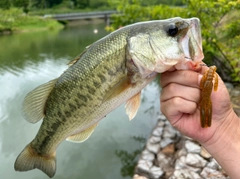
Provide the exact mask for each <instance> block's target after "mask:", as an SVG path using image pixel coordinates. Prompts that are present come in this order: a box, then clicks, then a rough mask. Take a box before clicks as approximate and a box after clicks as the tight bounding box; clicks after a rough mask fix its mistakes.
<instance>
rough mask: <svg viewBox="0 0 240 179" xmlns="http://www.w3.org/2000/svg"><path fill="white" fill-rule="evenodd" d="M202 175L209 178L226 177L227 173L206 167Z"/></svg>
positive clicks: (221, 178)
mask: <svg viewBox="0 0 240 179" xmlns="http://www.w3.org/2000/svg"><path fill="white" fill-rule="evenodd" d="M200 175H201V176H202V177H203V178H207V179H226V175H225V174H224V173H222V172H220V171H216V170H214V169H212V168H209V167H205V168H204V169H203V170H202V172H201V173H200Z"/></svg>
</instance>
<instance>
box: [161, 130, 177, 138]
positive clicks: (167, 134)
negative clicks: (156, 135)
mask: <svg viewBox="0 0 240 179" xmlns="http://www.w3.org/2000/svg"><path fill="white" fill-rule="evenodd" d="M175 136H176V130H173V129H172V128H171V127H165V129H164V130H163V136H162V137H163V138H171V139H173V138H174V137H175Z"/></svg>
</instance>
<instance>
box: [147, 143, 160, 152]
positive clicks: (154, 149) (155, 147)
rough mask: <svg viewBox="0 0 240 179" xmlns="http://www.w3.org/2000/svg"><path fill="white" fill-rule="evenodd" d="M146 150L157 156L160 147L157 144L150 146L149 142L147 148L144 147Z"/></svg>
mask: <svg viewBox="0 0 240 179" xmlns="http://www.w3.org/2000/svg"><path fill="white" fill-rule="evenodd" d="M146 148H147V150H148V151H150V152H152V153H154V154H157V153H158V151H159V150H160V145H159V143H157V144H152V143H150V142H147V146H146Z"/></svg>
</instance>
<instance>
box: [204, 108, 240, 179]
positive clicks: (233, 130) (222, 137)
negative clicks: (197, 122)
mask: <svg viewBox="0 0 240 179" xmlns="http://www.w3.org/2000/svg"><path fill="white" fill-rule="evenodd" d="M239 138H240V118H239V117H238V116H237V115H236V113H235V112H234V111H233V110H231V111H230V113H229V115H228V116H227V117H226V118H225V120H224V122H223V123H222V124H221V125H220V126H219V127H218V128H217V129H216V131H215V133H214V134H213V136H212V137H211V139H209V140H208V141H206V142H204V143H202V146H203V147H204V148H205V149H206V150H207V151H208V152H209V153H210V154H211V155H212V156H213V157H214V158H215V159H216V160H217V161H218V163H219V164H220V165H221V166H222V167H223V169H224V170H225V171H226V172H227V173H228V175H229V176H230V177H231V178H233V179H235V178H236V177H237V176H240V160H239V158H240V139H239Z"/></svg>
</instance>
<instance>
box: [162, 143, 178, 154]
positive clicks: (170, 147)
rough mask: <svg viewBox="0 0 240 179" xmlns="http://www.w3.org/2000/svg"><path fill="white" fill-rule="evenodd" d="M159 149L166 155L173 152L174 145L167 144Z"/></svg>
mask: <svg viewBox="0 0 240 179" xmlns="http://www.w3.org/2000/svg"><path fill="white" fill-rule="evenodd" d="M161 151H162V153H164V154H166V155H171V154H173V153H174V152H175V145H174V144H169V145H167V146H166V147H164V148H163V149H162V150H161Z"/></svg>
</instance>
